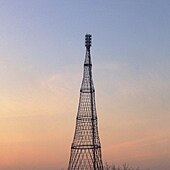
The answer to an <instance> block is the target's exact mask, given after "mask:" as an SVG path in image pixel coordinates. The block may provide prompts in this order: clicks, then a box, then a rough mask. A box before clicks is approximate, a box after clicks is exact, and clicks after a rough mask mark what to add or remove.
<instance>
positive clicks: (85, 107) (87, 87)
mask: <svg viewBox="0 0 170 170" xmlns="http://www.w3.org/2000/svg"><path fill="white" fill-rule="evenodd" d="M91 37H92V36H91V35H90V34H86V35H85V46H86V56H85V61H84V73H83V80H82V84H81V88H80V99H79V106H78V113H77V118H76V128H75V134H74V138H73V143H72V145H71V155H70V160H69V166H68V170H80V169H81V170H103V163H102V156H101V144H100V139H99V134H98V127H97V112H96V104H95V89H94V85H93V80H92V62H91V54H90V47H91Z"/></svg>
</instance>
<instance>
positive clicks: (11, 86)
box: [0, 0, 170, 170]
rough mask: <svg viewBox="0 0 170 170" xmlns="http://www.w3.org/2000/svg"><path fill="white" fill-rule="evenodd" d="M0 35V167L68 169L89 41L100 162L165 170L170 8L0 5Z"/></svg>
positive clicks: (132, 0)
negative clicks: (88, 35) (86, 39)
mask: <svg viewBox="0 0 170 170" xmlns="http://www.w3.org/2000/svg"><path fill="white" fill-rule="evenodd" d="M0 32H1V34H0V82H1V83H0V93H1V97H0V105H1V110H0V113H1V117H0V121H1V125H0V128H1V129H5V131H4V132H3V131H2V132H3V133H4V134H5V133H7V134H8V135H7V137H5V136H3V133H2V135H1V136H0V138H2V139H4V140H3V142H2V143H1V145H0V147H1V146H6V147H5V148H6V149H4V151H3V154H2V155H1V157H4V159H2V160H1V159H0V167H1V168H3V167H5V166H6V167H5V168H6V169H7V170H10V167H11V166H12V168H13V170H14V167H16V169H17V168H23V167H24V168H25V169H28V170H30V169H31V170H33V167H32V166H33V165H34V164H35V166H37V167H39V170H43V167H48V169H49V170H53V169H55V168H60V167H66V166H67V162H68V157H69V149H70V143H71V140H72V135H73V132H74V126H75V125H74V123H75V115H76V112H77V105H78V97H79V88H80V83H81V78H82V68H83V67H82V66H83V61H84V55H85V47H84V35H85V34H86V33H91V34H92V38H93V39H92V61H93V77H94V84H95V87H96V100H97V110H98V116H99V125H100V126H99V127H100V134H101V142H102V146H103V157H104V160H107V161H109V162H115V163H116V164H121V163H123V162H128V163H129V164H132V165H134V166H138V165H139V166H140V167H142V168H151V170H152V169H154V170H160V169H164V170H169V167H170V164H169V160H170V150H169V147H170V134H169V131H170V126H169V118H170V116H169V113H170V103H169V101H170V100H169V99H170V88H169V87H170V78H169V75H170V1H168V0H167V1H166V0H162V1H161V0H126V1H125V0H119V1H118V0H113V1H109V0H108V1H105V2H104V1H100V0H99V1H97V0H93V1H90V0H86V1H78V0H75V1H59V0H29V1H26V0H23V1H21V0H0ZM45 120H48V122H46V123H47V125H46V126H47V127H48V129H49V130H47V129H46V130H45V129H44V125H43V124H42V122H44V121H45ZM27 121H28V122H29V123H30V124H29V123H28V122H27ZM26 122H27V123H26ZM56 122H58V123H56ZM59 122H60V123H59ZM25 123H26V125H25ZM66 125H67V126H66ZM63 127H66V128H63ZM41 129H43V130H44V131H45V133H43V132H41ZM32 132H34V133H33V134H32ZM56 132H58V133H57V136H55V135H54V134H55V133H56ZM25 134H27V135H25ZM63 134H66V135H63ZM50 135H51V136H53V137H52V138H51V139H50V138H49V139H48V140H46V139H47V137H49V136H50ZM11 136H13V138H11ZM34 138H35V139H34ZM63 140H64V141H65V142H62V141H63ZM42 141H44V143H43V144H42V146H40V147H39V148H38V149H37V150H35V149H34V151H35V153H34V154H31V153H32V151H31V148H36V147H37V146H38V145H39V143H41V142H42ZM18 143H20V145H21V146H20V147H19V148H18ZM9 145H10V147H11V148H12V151H13V150H14V151H15V152H13V154H9V153H10V149H9V147H8V146H9ZM24 146H25V147H28V148H30V149H28V150H25V149H24V148H25V147H24ZM44 146H45V147H44ZM57 147H58V152H57V151H56V152H55V151H54V148H57ZM59 148H64V150H63V151H62V150H60V149H59ZM1 149H2V148H1ZM45 151H46V153H48V157H49V159H47V161H46V162H44V157H45V156H44V157H43V154H44V155H45ZM21 152H22V153H25V154H24V155H23V159H21V158H20V153H21ZM14 153H15V154H14ZM8 155H11V156H10V158H9V160H10V161H7V162H6V161H5V160H6V159H5V158H7V159H8ZM33 155H34V156H35V157H37V162H36V161H35V162H34V159H33V158H32V157H33ZM39 155H41V156H39ZM14 160H17V161H14ZM27 160H29V161H27ZM4 162H5V163H4ZM155 162H156V163H155ZM21 165H22V167H21ZM154 166H156V167H154ZM50 167H51V169H50ZM156 168H157V169H156ZM37 169H38V168H36V170H37Z"/></svg>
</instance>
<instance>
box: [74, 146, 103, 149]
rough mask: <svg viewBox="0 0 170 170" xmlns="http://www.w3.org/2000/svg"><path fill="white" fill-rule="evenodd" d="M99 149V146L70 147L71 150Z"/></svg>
mask: <svg viewBox="0 0 170 170" xmlns="http://www.w3.org/2000/svg"><path fill="white" fill-rule="evenodd" d="M99 148H101V146H99V145H76V146H72V147H71V149H82V150H85V149H99Z"/></svg>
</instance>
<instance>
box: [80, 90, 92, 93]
mask: <svg viewBox="0 0 170 170" xmlns="http://www.w3.org/2000/svg"><path fill="white" fill-rule="evenodd" d="M80 92H81V93H94V92H95V89H91V90H90V89H80Z"/></svg>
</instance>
